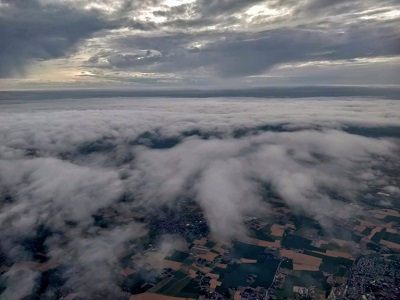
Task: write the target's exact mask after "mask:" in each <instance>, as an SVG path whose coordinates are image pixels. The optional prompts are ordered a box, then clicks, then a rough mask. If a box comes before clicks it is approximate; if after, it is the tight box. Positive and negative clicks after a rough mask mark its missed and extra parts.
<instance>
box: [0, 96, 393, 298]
mask: <svg viewBox="0 0 400 300" xmlns="http://www.w3.org/2000/svg"><path fill="white" fill-rule="evenodd" d="M1 106H2V110H1V113H0V195H1V197H2V198H1V204H0V226H1V228H3V229H4V230H2V233H1V244H0V246H1V248H0V250H1V253H0V254H2V255H3V256H4V257H6V258H7V260H9V261H12V262H15V263H19V265H18V264H17V265H16V264H14V266H13V267H12V268H11V269H9V270H8V271H7V272H6V273H5V274H4V275H3V281H4V282H6V286H7V290H6V291H5V293H4V295H11V294H12V293H13V292H12V291H13V284H12V282H15V280H24V282H27V283H26V285H25V286H26V287H27V288H28V287H29V286H31V285H33V283H32V282H35V280H37V278H39V277H38V276H39V275H38V274H37V268H39V267H36V269H35V268H33V269H32V268H31V269H29V268H28V270H27V269H26V268H22V269H23V270H22V271H19V269H17V268H21V264H22V266H24V265H23V263H24V262H27V261H30V260H32V259H33V258H34V256H35V255H37V254H38V253H41V252H44V254H45V255H46V257H47V258H48V262H47V263H49V264H50V263H52V264H56V265H59V268H60V273H61V274H62V280H61V282H62V283H60V285H61V286H62V287H63V289H64V292H65V291H71V292H76V293H79V294H80V295H82V296H85V297H92V296H93V295H97V294H98V293H100V294H99V295H104V293H106V294H107V295H113V296H112V297H115V298H117V297H124V296H126V295H124V294H121V292H119V289H118V288H117V287H118V280H117V279H116V278H118V276H119V275H118V274H117V273H118V272H117V271H116V270H117V268H116V265H117V264H118V257H120V255H121V253H123V252H124V251H125V250H126V249H129V245H131V243H132V242H134V241H137V239H138V238H140V237H142V236H146V234H147V228H146V227H145V226H143V225H140V224H138V223H136V222H135V221H134V219H133V218H132V217H129V216H130V214H131V215H134V214H135V213H138V212H140V213H143V212H148V213H149V214H153V215H154V212H157V211H159V210H161V209H164V208H165V207H167V208H169V209H171V210H174V209H175V208H176V207H177V206H179V205H180V203H182V201H185V199H191V200H192V201H195V202H196V203H197V204H198V205H199V206H200V207H201V209H202V211H203V213H204V217H205V220H206V222H207V225H208V227H209V229H210V232H211V234H212V235H213V236H215V237H216V238H218V239H224V240H231V239H235V238H237V237H240V236H243V235H245V234H246V226H245V225H244V218H245V217H246V216H247V215H257V216H263V217H268V215H269V198H268V197H266V196H265V188H266V186H268V189H269V190H270V191H271V192H272V193H273V194H274V195H276V197H279V198H281V199H283V201H284V202H285V203H286V205H287V206H289V207H290V208H291V209H292V210H294V211H295V212H296V213H299V214H305V215H307V216H309V217H311V218H314V219H315V220H317V221H318V222H320V223H321V225H323V226H325V227H326V228H328V229H329V226H331V225H334V224H337V222H339V221H340V220H345V219H346V218H347V217H348V216H350V215H352V214H359V213H362V211H361V210H360V209H358V208H357V206H354V204H357V203H358V201H359V197H360V195H361V194H362V193H363V192H364V191H366V190H367V188H368V187H369V186H370V185H371V184H372V183H373V184H374V185H375V186H380V187H382V188H385V189H386V190H393V182H392V178H391V177H390V176H389V175H387V174H386V173H385V168H387V167H388V168H390V167H393V166H395V165H396V161H398V153H399V135H398V132H399V128H400V118H399V116H398V114H397V111H399V108H400V107H399V102H398V101H397V100H382V99H360V98H354V99H346V100H343V99H334V98H331V99H327V98H318V99H317V98H314V99H294V100H290V99H285V100H282V99H268V100H265V99H258V100H257V99H250V98H248V99H240V98H238V99H235V100H232V99H207V100H205V99H180V100H174V99H168V100H167V99H151V98H146V99H86V100H85V101H81V100H54V101H48V100H42V101H34V102H29V101H20V102H18V103H17V102H11V103H7V102H3V103H2V104H1ZM388 205H389V206H390V203H389V204H388ZM100 213H101V214H102V215H104V216H119V218H118V220H119V221H118V222H117V223H116V224H111V225H104V226H103V225H101V224H100V225H99V221H98V220H97V219H96V215H99V214H100ZM32 243H33V244H32ZM174 243H175V242H171V241H170V240H169V239H168V238H164V240H163V239H161V242H160V245H159V246H156V248H157V247H158V251H157V253H156V254H155V255H154V256H155V257H157V259H161V258H162V257H164V256H165V255H168V254H167V253H170V251H171V245H172V244H174ZM175 244H179V243H175ZM27 245H28V246H27ZM29 245H31V246H29ZM32 245H34V246H32ZM40 268H44V266H42V267H40ZM18 278H20V279H18ZM31 283H32V284H31ZM100 283H101V284H102V285H103V286H104V287H105V288H104V289H100V290H99V288H98V287H99V286H100ZM21 293H23V291H22V290H21ZM45 293H47V294H48V295H57V292H56V291H53V290H51V291H50V290H48V291H45ZM102 293H103V294H102ZM7 297H9V299H13V298H12V296H7ZM93 297H94V296H93Z"/></svg>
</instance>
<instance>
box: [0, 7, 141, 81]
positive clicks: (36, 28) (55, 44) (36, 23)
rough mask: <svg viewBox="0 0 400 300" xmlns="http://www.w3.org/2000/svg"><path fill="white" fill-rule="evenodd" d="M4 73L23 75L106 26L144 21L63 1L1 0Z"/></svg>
mask: <svg viewBox="0 0 400 300" xmlns="http://www.w3.org/2000/svg"><path fill="white" fill-rule="evenodd" d="M0 4H2V6H0V39H1V41H2V43H1V46H0V53H1V55H0V65H1V68H0V77H12V76H17V75H21V74H23V73H24V71H25V67H26V66H27V65H29V64H31V63H32V62H34V61H40V60H49V59H54V58H60V57H65V56H68V55H69V54H71V52H72V51H74V50H75V48H76V47H77V46H78V45H79V43H80V42H81V41H83V40H85V39H87V38H89V37H91V36H93V35H94V34H95V33H98V32H100V31H102V30H108V29H114V28H119V27H121V26H126V27H136V28H138V29H144V27H143V25H141V24H139V23H134V22H126V21H124V20H123V19H113V18H112V17H107V16H105V15H104V14H102V13H101V12H99V11H96V10H83V9H81V8H79V7H74V6H73V5H72V4H67V3H63V2H54V3H50V2H46V3H44V2H41V1H39V0H32V1H24V0H16V1H8V0H7V1H5V0H2V1H1V2H0Z"/></svg>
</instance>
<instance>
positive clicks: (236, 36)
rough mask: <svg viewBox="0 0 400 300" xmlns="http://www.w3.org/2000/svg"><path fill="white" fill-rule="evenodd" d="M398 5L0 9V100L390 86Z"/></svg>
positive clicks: (117, 2) (144, 2) (174, 2)
mask: <svg viewBox="0 0 400 300" xmlns="http://www.w3.org/2000/svg"><path fill="white" fill-rule="evenodd" d="M399 23H400V4H399V2H398V0H379V1H376V0H350V1H349V0H295V1H294V0H293V1H292V0H285V1H283V0H92V1H89V0H0V41H1V43H0V89H24V88H68V87H74V88H85V87H91V88H96V87H97V88H98V87H103V88H104V87H126V88H165V87H168V88H169V87H174V88H181V87H204V88H208V87H209V88H220V87H225V88H230V87H237V88H240V87H252V86H270V85H284V86H285V85H368V86H370V85H398V84H399V83H400V70H399V69H400V68H399V65H400V39H399V37H400V26H399Z"/></svg>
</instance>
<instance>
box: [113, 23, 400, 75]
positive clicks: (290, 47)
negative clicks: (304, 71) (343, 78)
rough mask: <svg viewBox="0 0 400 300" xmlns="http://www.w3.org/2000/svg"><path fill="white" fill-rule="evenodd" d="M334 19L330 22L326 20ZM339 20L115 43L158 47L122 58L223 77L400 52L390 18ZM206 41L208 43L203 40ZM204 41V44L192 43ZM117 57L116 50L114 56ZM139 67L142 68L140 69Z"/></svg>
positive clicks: (157, 68)
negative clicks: (322, 24) (135, 56)
mask: <svg viewBox="0 0 400 300" xmlns="http://www.w3.org/2000/svg"><path fill="white" fill-rule="evenodd" d="M327 25H329V24H327ZM330 25H331V26H337V27H336V29H326V28H325V29H324V28H321V29H320V30H318V29H313V28H308V27H302V26H299V27H297V28H291V29H290V28H287V29H275V30H269V31H264V32H258V33H251V34H250V33H225V34H224V35H223V36H222V35H213V36H210V35H208V34H204V35H197V36H196V35H195V36H193V35H182V34H180V35H175V36H172V35H170V36H160V37H153V38H137V37H126V38H117V39H116V40H115V41H114V42H113V44H114V47H116V48H119V49H122V51H129V49H131V51H132V50H143V49H155V50H157V51H159V52H160V53H161V55H160V56H157V57H155V58H151V59H150V58H145V59H142V60H140V61H138V60H137V59H135V60H134V62H133V61H132V60H131V59H129V56H128V57H126V56H122V57H121V58H122V59H123V60H122V61H123V62H124V63H121V64H112V66H115V65H119V66H124V67H129V66H130V65H132V66H134V67H135V70H142V71H148V72H167V73H175V72H182V71H183V72H189V74H190V73H192V74H193V73H195V72H198V71H200V72H203V73H204V72H206V73H205V74H211V76H215V75H216V74H217V75H218V76H220V77H225V78H226V77H242V76H248V75H255V74H261V73H264V72H265V71H267V70H270V69H271V68H272V67H274V66H276V65H280V64H285V63H292V62H308V61H311V62H312V61H316V60H317V61H321V60H329V61H335V60H352V59H355V58H369V57H376V56H381V57H382V56H395V55H399V54H400V47H399V43H398V40H397V36H398V30H397V29H396V28H395V27H393V26H392V24H391V23H390V22H389V23H388V24H385V23H382V24H373V25H371V24H370V23H365V24H363V26H344V27H343V25H339V24H330ZM204 41H205V43H204ZM196 42H200V44H201V43H203V44H204V45H202V46H199V47H194V48H190V47H188V45H190V44H193V43H196ZM110 59H111V60H112V56H111V57H110V58H109V60H110ZM138 67H139V69H138Z"/></svg>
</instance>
